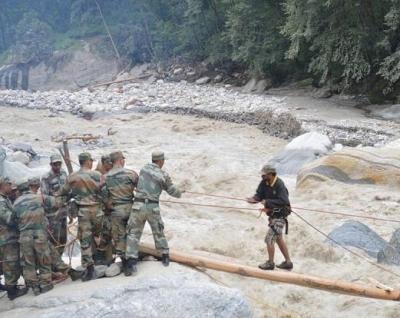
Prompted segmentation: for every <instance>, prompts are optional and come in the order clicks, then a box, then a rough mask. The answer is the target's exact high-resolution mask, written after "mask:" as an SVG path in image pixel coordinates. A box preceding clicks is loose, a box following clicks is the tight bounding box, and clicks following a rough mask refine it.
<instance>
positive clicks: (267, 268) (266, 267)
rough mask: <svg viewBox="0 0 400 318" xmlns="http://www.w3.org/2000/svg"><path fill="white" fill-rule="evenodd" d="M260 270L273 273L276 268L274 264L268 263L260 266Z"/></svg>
mask: <svg viewBox="0 0 400 318" xmlns="http://www.w3.org/2000/svg"><path fill="white" fill-rule="evenodd" d="M258 268H260V269H262V270H265V271H272V270H273V269H274V268H275V264H274V262H270V261H266V262H265V263H263V264H260V265H258Z"/></svg>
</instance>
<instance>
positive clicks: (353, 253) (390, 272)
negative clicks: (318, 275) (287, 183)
mask: <svg viewBox="0 0 400 318" xmlns="http://www.w3.org/2000/svg"><path fill="white" fill-rule="evenodd" d="M185 193H188V194H194V195H201V196H208V197H216V198H224V199H230V200H236V201H242V202H243V201H244V202H247V201H246V199H243V198H237V197H230V196H223V195H215V194H209V193H201V192H192V191H186V192H185ZM160 202H164V203H172V204H182V205H191V206H201V207H208V208H219V209H230V210H231V209H232V210H243V211H259V210H260V209H258V208H246V207H236V206H226V205H217V204H203V203H193V202H184V201H172V200H160ZM293 209H295V210H303V211H311V212H317V213H324V214H331V215H340V216H351V217H357V218H365V219H372V220H375V221H385V222H394V223H400V220H393V219H385V218H376V217H368V216H362V215H356V214H350V213H341V212H332V211H324V210H317V209H308V208H299V207H292V213H293V214H294V215H295V216H296V217H298V218H299V219H300V220H301V221H303V222H304V223H305V224H307V225H308V226H309V227H311V228H313V229H314V230H315V231H317V232H318V233H320V234H321V235H322V236H324V237H325V238H326V239H328V240H330V241H331V242H333V243H334V244H336V245H337V246H339V247H340V248H342V249H343V250H345V251H347V252H349V253H351V254H352V255H354V256H356V257H358V258H360V259H362V260H364V261H366V262H368V263H369V264H371V265H373V266H375V267H377V268H379V269H380V270H382V271H385V272H387V273H389V274H391V275H394V276H396V277H397V278H400V274H398V273H396V272H394V271H392V270H390V269H387V268H385V267H384V266H382V265H380V264H377V263H375V262H373V261H371V260H369V259H368V258H367V257H365V256H363V255H361V254H359V253H357V252H354V251H352V250H351V249H350V248H348V247H346V246H343V245H342V244H340V243H339V242H338V241H336V240H334V239H333V238H331V237H330V236H329V235H328V234H326V233H325V232H323V231H322V230H320V229H319V228H317V227H316V226H314V225H313V224H311V223H310V222H309V221H308V220H306V219H305V218H304V217H302V216H301V215H300V214H299V213H297V212H296V211H293ZM260 215H261V214H260Z"/></svg>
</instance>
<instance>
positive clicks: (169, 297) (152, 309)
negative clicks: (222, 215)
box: [0, 262, 253, 318]
mask: <svg viewBox="0 0 400 318" xmlns="http://www.w3.org/2000/svg"><path fill="white" fill-rule="evenodd" d="M0 316H2V317H3V316H4V317H9V318H11V317H15V318H17V317H21V318H22V317H30V318H36V317H40V318H65V317H85V318H91V317H93V318H97V317H108V318H128V317H135V318H141V317H143V318H152V317H154V318H155V317H166V318H168V317H171V318H172V317H180V318H186V317H187V318H196V317H198V318H202V317H221V318H222V317H224V318H229V317H232V318H242V317H246V318H247V317H253V313H252V309H251V307H250V305H249V303H248V302H247V300H246V299H245V298H244V297H243V295H242V294H241V292H240V291H238V290H236V289H230V288H226V287H222V286H219V285H217V284H215V283H213V282H212V281H211V280H210V279H209V278H208V277H207V276H206V275H204V274H201V273H199V272H196V271H194V270H190V269H188V268H186V267H183V266H180V265H177V264H174V263H173V264H171V265H170V267H168V268H164V267H163V266H161V265H160V263H159V262H143V263H140V264H139V268H138V274H137V276H134V277H125V276H117V277H114V278H109V279H99V280H94V281H90V282H86V283H82V282H78V281H77V282H73V283H64V284H60V285H57V286H56V287H55V289H54V290H52V291H51V292H49V293H46V294H43V295H40V296H37V297H35V296H33V295H31V294H29V295H27V296H24V297H20V298H18V299H17V300H15V301H14V302H10V301H8V300H7V299H0Z"/></svg>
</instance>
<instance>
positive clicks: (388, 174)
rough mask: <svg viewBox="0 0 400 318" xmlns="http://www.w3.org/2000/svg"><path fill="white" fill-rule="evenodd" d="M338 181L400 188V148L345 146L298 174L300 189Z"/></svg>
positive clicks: (306, 166) (305, 167)
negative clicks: (328, 181) (329, 181)
mask: <svg viewBox="0 0 400 318" xmlns="http://www.w3.org/2000/svg"><path fill="white" fill-rule="evenodd" d="M327 180H336V181H339V182H343V183H348V184H376V185H384V186H391V187H397V188H399V187H400V148H396V147H389V146H387V147H382V148H373V147H360V148H344V149H343V150H341V151H338V152H333V153H330V154H328V155H327V156H325V157H322V158H319V159H317V160H315V161H313V162H311V163H309V164H307V165H305V166H304V167H303V168H302V169H301V170H300V171H299V173H298V176H297V188H298V189H302V188H308V187H314V186H318V184H319V183H320V182H324V181H327Z"/></svg>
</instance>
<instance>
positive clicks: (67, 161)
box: [63, 140, 74, 174]
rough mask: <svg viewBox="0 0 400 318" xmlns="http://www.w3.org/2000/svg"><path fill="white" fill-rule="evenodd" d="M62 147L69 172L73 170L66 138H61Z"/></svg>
mask: <svg viewBox="0 0 400 318" xmlns="http://www.w3.org/2000/svg"><path fill="white" fill-rule="evenodd" d="M63 149H64V151H63V152H64V161H65V165H66V166H67V169H68V173H69V174H71V173H72V172H74V169H73V168H72V163H71V157H70V155H69V149H68V140H63Z"/></svg>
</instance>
